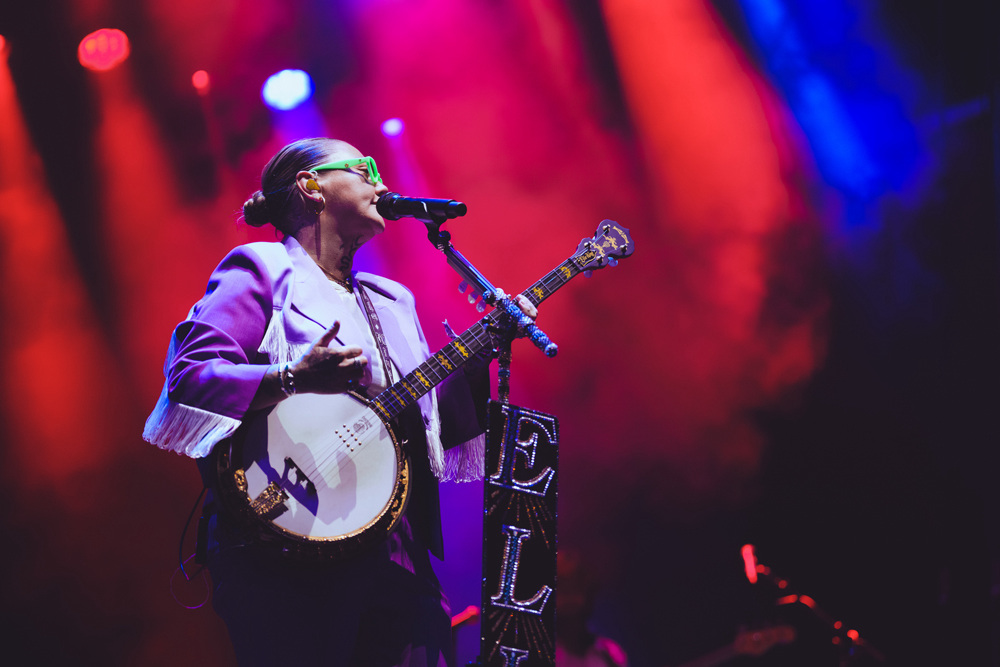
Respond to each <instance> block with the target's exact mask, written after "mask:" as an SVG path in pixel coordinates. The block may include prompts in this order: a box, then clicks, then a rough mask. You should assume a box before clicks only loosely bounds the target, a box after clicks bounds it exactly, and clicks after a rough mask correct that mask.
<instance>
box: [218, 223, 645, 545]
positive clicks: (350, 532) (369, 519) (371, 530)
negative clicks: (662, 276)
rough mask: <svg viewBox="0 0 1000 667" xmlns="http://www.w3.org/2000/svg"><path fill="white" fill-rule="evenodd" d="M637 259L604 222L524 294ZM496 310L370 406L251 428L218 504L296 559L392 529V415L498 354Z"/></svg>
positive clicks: (290, 411) (396, 512)
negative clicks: (489, 352) (490, 351)
mask: <svg viewBox="0 0 1000 667" xmlns="http://www.w3.org/2000/svg"><path fill="white" fill-rule="evenodd" d="M632 252H633V244H632V239H631V237H630V236H629V230H628V229H625V228H624V227H621V226H620V225H618V223H616V222H613V221H611V220H604V221H603V222H601V224H600V226H599V227H598V229H597V232H596V233H595V234H594V236H593V238H587V239H583V240H582V241H581V242H580V245H579V246H578V248H577V250H576V252H575V253H574V254H573V255H572V256H571V257H570V258H569V259H567V260H566V261H564V262H563V263H562V264H560V265H559V266H557V267H556V268H555V269H553V270H552V271H550V272H549V273H548V274H546V275H545V276H544V277H543V278H542V279H541V280H539V281H538V282H536V283H535V284H534V285H532V286H531V287H530V288H528V289H527V290H525V291H524V292H522V294H524V296H525V297H527V298H528V299H529V300H530V301H531V302H532V303H533V304H535V305H538V304H539V303H541V302H542V301H544V300H545V299H547V298H548V297H549V296H551V295H552V294H553V293H554V292H555V291H556V290H558V289H559V288H561V287H562V286H563V285H565V284H566V283H567V282H569V281H570V279H572V278H573V277H575V276H576V275H578V274H579V273H581V272H588V273H589V272H590V271H593V270H596V269H600V268H603V267H605V266H608V265H612V266H613V265H614V264H616V263H617V260H618V259H620V258H624V257H628V256H629V255H631V254H632ZM505 316H506V315H505V314H504V313H502V312H500V311H499V310H493V311H491V312H490V313H488V314H487V315H485V316H484V317H483V318H482V319H481V320H479V321H478V322H477V323H475V324H473V325H472V326H471V327H470V328H469V329H467V330H466V331H465V332H464V333H462V334H461V335H460V336H458V337H457V338H455V339H454V340H453V341H452V342H451V343H449V344H448V345H445V346H444V347H443V348H441V350H439V351H438V352H436V353H435V354H433V355H431V356H430V357H429V358H428V359H427V360H426V361H424V362H423V363H422V364H420V365H419V366H417V367H416V368H415V369H413V370H412V371H411V372H410V373H408V374H407V375H406V376H405V377H403V378H402V379H400V380H399V381H398V382H396V383H395V384H393V385H391V386H389V387H387V388H386V389H385V390H383V391H382V392H381V393H380V394H379V395H378V396H376V397H375V398H374V399H371V400H369V399H368V398H367V397H365V396H362V395H361V394H359V393H356V392H348V393H343V394H295V395H293V396H290V397H289V398H287V399H285V400H283V401H282V402H281V403H278V404H277V405H276V406H275V407H274V408H272V409H271V410H270V411H264V412H261V413H260V414H258V415H257V416H255V417H254V418H252V419H250V420H249V421H248V422H246V423H245V424H244V425H243V426H242V427H241V428H240V429H239V431H237V433H236V434H235V435H234V436H233V437H232V438H230V439H229V440H228V441H225V442H222V443H219V445H218V446H216V448H215V450H214V456H215V466H216V472H217V473H218V490H219V496H220V499H221V500H222V502H223V503H224V504H225V505H226V506H227V507H228V508H229V509H230V510H231V511H233V512H234V513H235V514H236V515H237V516H238V517H239V518H241V519H243V520H244V521H245V522H246V523H247V524H248V525H249V526H250V527H251V528H253V529H254V530H255V532H256V533H257V536H258V537H259V539H261V540H262V541H264V542H269V543H275V544H277V545H278V546H280V547H281V548H283V549H284V550H286V551H288V552H292V553H294V554H295V555H298V556H303V557H310V558H319V559H324V558H336V557H339V556H342V555H346V554H348V553H350V552H353V551H355V550H357V549H358V548H360V547H362V546H364V545H366V544H370V543H372V542H374V541H376V540H378V539H379V538H382V537H384V536H385V535H387V534H388V533H389V531H391V530H393V528H395V526H396V524H397V523H398V522H399V518H400V516H402V514H403V512H404V511H405V509H406V504H407V501H408V499H409V496H410V490H411V486H410V483H409V481H410V462H409V460H408V459H407V457H406V456H405V455H404V453H403V450H402V447H401V446H400V442H399V437H398V435H397V428H396V422H395V420H396V418H397V417H398V416H399V415H400V413H402V412H403V410H405V409H406V408H407V407H408V406H410V405H412V404H413V403H415V402H416V401H417V399H419V398H420V397H421V396H423V395H425V394H426V393H427V392H429V391H431V390H432V389H433V388H434V387H436V386H437V385H438V384H440V383H441V382H442V381H444V379H445V378H447V377H448V376H449V375H451V374H452V373H453V372H455V371H456V370H458V369H459V368H461V367H462V366H463V365H464V364H465V363H466V361H468V360H469V359H470V358H471V357H473V356H475V355H476V354H477V353H478V352H480V351H482V350H484V349H487V348H492V346H493V339H492V337H491V334H490V332H489V330H490V329H491V328H495V327H496V326H497V325H499V324H501V323H502V322H503V318H504V317H505Z"/></svg>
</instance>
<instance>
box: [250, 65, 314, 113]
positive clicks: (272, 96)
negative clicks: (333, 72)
mask: <svg viewBox="0 0 1000 667" xmlns="http://www.w3.org/2000/svg"><path fill="white" fill-rule="evenodd" d="M312 93H313V83H312V79H310V78H309V75H308V74H306V73H305V72H303V71H302V70H300V69H284V70H281V71H280V72H278V73H277V74H272V75H271V76H269V77H268V78H267V81H265V82H264V87H263V88H261V91H260V96H261V97H262V98H263V99H264V103H265V104H267V106H269V107H271V108H272V109H277V110H278V111H288V110H289V109H294V108H295V107H297V106H299V105H300V104H302V103H303V102H305V101H306V100H308V99H309V98H310V97H312Z"/></svg>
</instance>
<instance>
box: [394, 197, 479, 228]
mask: <svg viewBox="0 0 1000 667" xmlns="http://www.w3.org/2000/svg"><path fill="white" fill-rule="evenodd" d="M375 210H377V211H378V213H379V215H381V216H382V217H383V218H385V219H386V220H399V219H400V218H416V219H417V220H426V221H427V222H437V221H439V220H447V219H449V218H457V217H459V216H461V215H465V214H466V213H468V211H469V208H468V207H467V206H466V205H465V204H463V203H462V202H460V201H455V200H454V199H419V198H417V197H404V196H402V195H398V194H396V193H395V192H386V193H385V194H384V195H382V196H381V197H379V198H378V201H377V202H375Z"/></svg>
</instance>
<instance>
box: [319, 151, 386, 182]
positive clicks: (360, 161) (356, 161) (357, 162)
mask: <svg viewBox="0 0 1000 667" xmlns="http://www.w3.org/2000/svg"><path fill="white" fill-rule="evenodd" d="M361 165H365V166H367V167H368V171H367V172H364V173H362V172H360V171H354V170H353V169H351V167H360V166H361ZM327 169H347V170H349V171H354V173H355V174H360V175H362V176H365V177H366V178H367V180H368V182H369V183H371V184H372V185H378V184H379V183H381V182H382V177H381V176H379V174H378V167H376V166H375V160H374V159H373V158H371V157H354V158H351V159H349V160H338V161H337V162H327V163H326V164H321V165H319V166H318V167H313V168H312V169H310V170H309V171H325V170H327Z"/></svg>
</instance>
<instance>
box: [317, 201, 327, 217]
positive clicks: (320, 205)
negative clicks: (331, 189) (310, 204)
mask: <svg viewBox="0 0 1000 667" xmlns="http://www.w3.org/2000/svg"><path fill="white" fill-rule="evenodd" d="M314 201H315V202H316V215H319V214H320V213H322V212H323V209H324V208H326V200H325V199H323V198H322V197H317V198H316V199H315V200H314Z"/></svg>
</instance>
